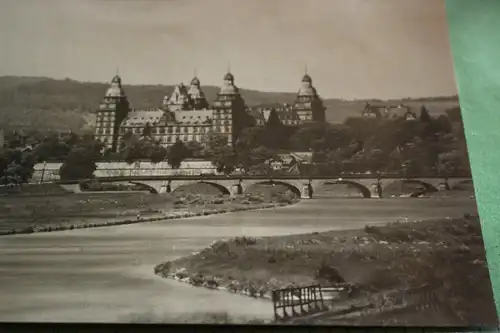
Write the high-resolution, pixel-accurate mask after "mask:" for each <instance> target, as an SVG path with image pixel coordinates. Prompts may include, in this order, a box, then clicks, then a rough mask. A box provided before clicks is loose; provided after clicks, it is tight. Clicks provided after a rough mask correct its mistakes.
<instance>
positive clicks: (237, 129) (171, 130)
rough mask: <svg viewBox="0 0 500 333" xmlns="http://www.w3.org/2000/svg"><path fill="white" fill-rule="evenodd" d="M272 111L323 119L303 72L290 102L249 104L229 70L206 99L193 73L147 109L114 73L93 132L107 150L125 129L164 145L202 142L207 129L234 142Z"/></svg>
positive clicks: (296, 119)
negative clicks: (139, 106)
mask: <svg viewBox="0 0 500 333" xmlns="http://www.w3.org/2000/svg"><path fill="white" fill-rule="evenodd" d="M273 110H274V111H275V112H276V114H277V115H278V118H279V120H280V122H281V123H282V124H284V125H287V126H297V125H300V124H305V123H309V122H317V121H324V120H325V108H324V106H323V102H322V100H321V98H320V97H319V95H318V94H317V92H316V89H315V88H314V87H313V86H312V79H311V77H310V76H309V75H307V74H306V75H305V76H304V77H303V79H302V85H301V87H300V89H299V92H298V94H297V98H296V101H295V102H294V104H293V105H291V106H290V105H285V106H284V107H282V108H274V109H265V108H257V109H252V108H248V107H247V106H246V105H245V101H244V99H243V97H242V96H241V94H240V90H239V88H238V87H237V86H236V85H235V83H234V76H233V74H231V73H227V74H226V75H225V76H224V78H223V84H222V86H221V88H220V91H219V93H218V94H217V97H216V98H215V100H214V101H213V102H212V103H211V104H210V103H209V102H208V101H207V99H206V98H205V94H204V93H203V90H202V88H201V85H200V80H199V79H198V78H197V77H195V78H193V79H192V80H191V83H190V85H189V87H188V86H185V85H184V84H182V83H181V84H178V85H176V86H175V87H174V91H173V92H172V94H170V95H168V94H167V95H166V96H165V97H164V98H163V101H162V102H161V105H160V106H159V107H158V108H155V109H146V110H144V109H140V110H136V109H132V108H130V103H129V101H128V99H127V96H126V94H125V92H124V90H123V87H122V80H121V78H120V76H119V75H116V76H115V77H114V78H113V79H112V81H111V84H110V87H109V88H108V90H107V91H106V94H105V96H104V98H103V100H102V102H101V104H100V107H99V109H98V110H97V112H96V115H97V118H96V126H95V137H96V139H98V140H100V141H101V142H103V143H104V145H105V147H106V148H107V149H109V150H112V151H117V150H118V149H119V148H120V146H121V144H122V142H123V138H124V136H126V135H127V133H132V134H134V135H137V136H141V135H145V134H147V136H149V137H151V138H152V139H153V140H155V141H156V142H158V143H160V144H161V145H162V146H163V147H168V146H171V145H173V144H174V143H175V142H176V141H178V140H180V141H183V142H188V141H197V142H204V141H205V140H206V138H207V134H209V133H213V134H217V135H221V136H224V137H226V138H227V142H228V144H233V143H235V142H236V140H237V138H238V135H239V134H240V133H241V131H242V130H243V129H244V128H245V127H249V126H262V125H265V124H266V123H267V120H268V119H269V116H270V114H271V112H272V111H273ZM146 132H147V133H146Z"/></svg>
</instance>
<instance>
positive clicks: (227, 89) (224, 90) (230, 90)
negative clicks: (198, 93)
mask: <svg viewBox="0 0 500 333" xmlns="http://www.w3.org/2000/svg"><path fill="white" fill-rule="evenodd" d="M237 94H239V89H238V87H237V86H235V85H234V76H233V74H231V73H227V74H226V75H224V83H223V85H222V87H221V89H220V92H219V95H237Z"/></svg>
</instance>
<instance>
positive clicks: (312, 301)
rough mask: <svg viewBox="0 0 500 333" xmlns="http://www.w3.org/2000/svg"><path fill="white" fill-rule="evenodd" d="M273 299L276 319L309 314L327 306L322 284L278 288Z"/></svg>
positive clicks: (273, 292) (273, 294) (274, 291)
mask: <svg viewBox="0 0 500 333" xmlns="http://www.w3.org/2000/svg"><path fill="white" fill-rule="evenodd" d="M272 301H273V310H274V320H275V321H279V320H282V319H286V318H290V317H298V316H303V315H307V314H309V313H311V312H317V311H321V310H323V309H324V307H325V305H324V301H323V293H322V291H321V286H320V285H313V286H308V287H292V288H284V289H276V290H273V291H272ZM280 312H281V313H280Z"/></svg>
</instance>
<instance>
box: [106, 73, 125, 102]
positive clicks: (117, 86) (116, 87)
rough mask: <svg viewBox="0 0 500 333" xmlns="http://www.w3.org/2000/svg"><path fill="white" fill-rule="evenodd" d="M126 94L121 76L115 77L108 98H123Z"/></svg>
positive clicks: (108, 91) (107, 94)
mask: <svg viewBox="0 0 500 333" xmlns="http://www.w3.org/2000/svg"><path fill="white" fill-rule="evenodd" d="M123 96H125V93H124V91H123V89H122V79H121V77H120V76H118V75H115V76H114V77H113V79H112V80H111V84H110V86H109V88H108V90H107V91H106V97H123Z"/></svg>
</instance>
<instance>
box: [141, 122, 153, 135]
mask: <svg viewBox="0 0 500 333" xmlns="http://www.w3.org/2000/svg"><path fill="white" fill-rule="evenodd" d="M152 132H153V130H152V128H151V125H150V124H149V123H146V125H145V126H144V129H143V130H142V137H143V138H150V137H151V133H152Z"/></svg>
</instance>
